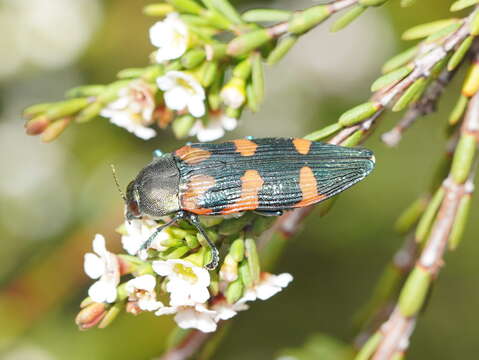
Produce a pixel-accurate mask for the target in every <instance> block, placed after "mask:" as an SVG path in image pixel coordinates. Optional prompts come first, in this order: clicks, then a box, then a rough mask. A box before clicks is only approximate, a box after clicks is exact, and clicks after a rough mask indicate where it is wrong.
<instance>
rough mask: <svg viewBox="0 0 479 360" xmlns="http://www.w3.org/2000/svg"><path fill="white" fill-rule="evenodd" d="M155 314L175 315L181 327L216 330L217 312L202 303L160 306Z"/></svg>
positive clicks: (208, 330) (204, 330) (207, 330)
mask: <svg viewBox="0 0 479 360" xmlns="http://www.w3.org/2000/svg"><path fill="white" fill-rule="evenodd" d="M155 314H156V315H158V316H161V315H171V314H176V315H175V321H176V323H177V324H178V326H179V327H180V328H182V329H198V330H200V331H202V332H205V333H208V332H213V331H216V328H217V322H218V320H216V317H217V312H216V311H213V310H209V309H208V308H207V307H206V306H205V305H204V304H196V305H194V306H178V307H175V306H173V307H163V308H160V309H159V310H158V311H157V312H155Z"/></svg>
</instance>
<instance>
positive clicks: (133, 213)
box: [128, 200, 141, 218]
mask: <svg viewBox="0 0 479 360" xmlns="http://www.w3.org/2000/svg"><path fill="white" fill-rule="evenodd" d="M128 214H129V216H130V217H132V218H140V217H141V214H140V209H139V207H138V202H136V201H135V200H130V202H129V203H128Z"/></svg>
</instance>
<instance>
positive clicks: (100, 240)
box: [83, 234, 120, 303]
mask: <svg viewBox="0 0 479 360" xmlns="http://www.w3.org/2000/svg"><path fill="white" fill-rule="evenodd" d="M93 251H94V252H95V253H96V254H93V253H86V254H85V260H84V264H83V267H84V270H85V273H86V274H87V275H88V276H89V277H90V278H92V279H98V280H97V281H96V282H95V283H94V284H93V285H92V286H90V288H89V289H88V296H90V297H91V299H92V300H93V301H95V302H107V303H113V302H115V300H116V296H117V289H116V288H117V286H118V284H119V283H120V267H119V264H118V258H117V257H116V256H115V255H114V254H112V253H111V252H109V251H108V250H107V249H106V247H105V238H104V237H103V236H102V235H100V234H97V235H95V238H94V239H93Z"/></svg>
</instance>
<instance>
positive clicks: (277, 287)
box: [241, 272, 293, 301]
mask: <svg viewBox="0 0 479 360" xmlns="http://www.w3.org/2000/svg"><path fill="white" fill-rule="evenodd" d="M291 281H293V276H292V275H291V274H288V273H283V274H279V275H273V274H270V273H267V272H263V273H261V278H260V282H259V283H258V284H257V285H255V286H254V287H253V288H252V289H248V290H247V291H246V293H245V294H244V296H243V298H242V299H241V300H243V301H254V300H256V299H260V300H266V299H269V298H270V297H272V296H273V295H275V294H277V293H279V292H280V291H281V290H283V289H284V288H285V287H286V286H288V284H289V283H290V282H291Z"/></svg>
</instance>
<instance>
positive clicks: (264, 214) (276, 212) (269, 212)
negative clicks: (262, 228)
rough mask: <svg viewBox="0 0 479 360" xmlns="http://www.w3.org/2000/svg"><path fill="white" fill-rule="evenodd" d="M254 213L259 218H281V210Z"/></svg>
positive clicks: (256, 211)
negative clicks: (259, 216)
mask: <svg viewBox="0 0 479 360" xmlns="http://www.w3.org/2000/svg"><path fill="white" fill-rule="evenodd" d="M255 213H256V214H258V215H261V216H281V215H283V210H270V211H268V210H255Z"/></svg>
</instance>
